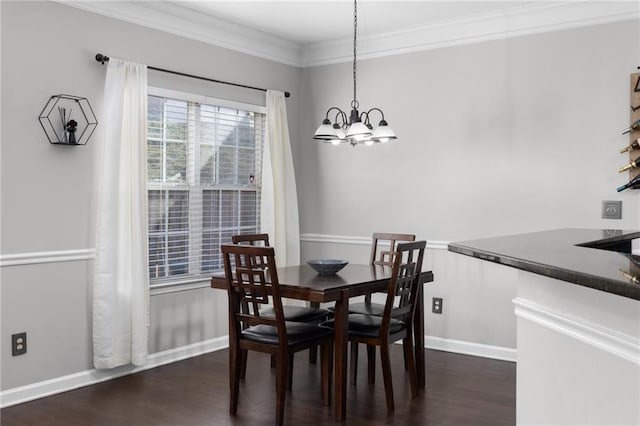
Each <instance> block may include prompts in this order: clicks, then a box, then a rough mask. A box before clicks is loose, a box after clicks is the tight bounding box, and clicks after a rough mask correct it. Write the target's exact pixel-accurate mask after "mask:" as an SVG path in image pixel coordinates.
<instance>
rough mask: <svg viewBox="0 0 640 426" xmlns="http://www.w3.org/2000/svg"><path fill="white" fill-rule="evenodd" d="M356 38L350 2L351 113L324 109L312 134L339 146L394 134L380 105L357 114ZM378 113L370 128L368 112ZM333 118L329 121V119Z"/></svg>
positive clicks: (384, 139) (355, 20)
mask: <svg viewBox="0 0 640 426" xmlns="http://www.w3.org/2000/svg"><path fill="white" fill-rule="evenodd" d="M357 40H358V2H357V0H354V1H353V100H352V101H351V113H350V114H349V116H348V117H347V114H346V113H345V112H344V111H343V110H342V109H340V108H338V107H335V106H333V107H331V108H329V109H328V110H327V112H326V114H325V117H324V119H323V120H322V124H320V127H318V129H317V130H316V132H315V133H314V135H313V139H316V140H320V141H324V142H327V143H332V144H334V145H339V144H341V143H350V144H351V145H352V146H356V145H358V144H365V145H373V144H374V143H385V142H388V141H390V140H393V139H397V136H396V134H395V133H394V132H393V130H391V128H390V127H389V125H388V124H387V121H386V120H385V119H384V113H383V112H382V110H381V109H380V108H371V109H369V110H367V111H363V112H362V113H360V112H359V111H358V108H359V107H360V104H359V103H358V100H357V96H356V87H357V78H356V71H357V66H356V65H357V63H356V56H357ZM373 113H377V114H380V121H379V122H378V127H377V128H375V129H374V128H373V125H372V124H371V115H372V114H373ZM332 120H333V121H332Z"/></svg>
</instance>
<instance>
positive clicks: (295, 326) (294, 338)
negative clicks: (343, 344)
mask: <svg viewBox="0 0 640 426" xmlns="http://www.w3.org/2000/svg"><path fill="white" fill-rule="evenodd" d="M285 326H286V327H287V341H288V342H289V345H297V344H299V343H304V342H307V341H312V340H317V339H318V338H321V337H324V336H331V335H333V330H332V329H330V328H326V327H320V326H317V325H314V324H309V323H306V322H293V321H285ZM242 337H243V338H245V339H247V340H252V341H254V342H259V343H267V344H272V345H277V344H279V342H278V333H277V329H276V327H273V326H270V325H264V324H261V325H254V326H253V327H249V328H247V329H245V330H242Z"/></svg>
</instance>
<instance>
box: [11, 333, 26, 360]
mask: <svg viewBox="0 0 640 426" xmlns="http://www.w3.org/2000/svg"><path fill="white" fill-rule="evenodd" d="M26 353H27V333H26V332H22V333H16V334H12V335H11V355H13V356H16V355H23V354H26Z"/></svg>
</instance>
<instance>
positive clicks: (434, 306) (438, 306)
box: [431, 297, 442, 314]
mask: <svg viewBox="0 0 640 426" xmlns="http://www.w3.org/2000/svg"><path fill="white" fill-rule="evenodd" d="M431 312H433V313H434V314H441V313H442V297H434V298H433V299H431Z"/></svg>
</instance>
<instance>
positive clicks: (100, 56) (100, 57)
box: [96, 53, 291, 98]
mask: <svg viewBox="0 0 640 426" xmlns="http://www.w3.org/2000/svg"><path fill="white" fill-rule="evenodd" d="M96 61H98V62H100V63H101V64H102V65H104V63H105V62H108V61H109V57H108V56H105V55H103V54H102V53H98V54H96ZM147 68H148V69H150V70H154V71H161V72H166V73H169V74H175V75H181V76H183V77H191V78H197V79H198V80H206V81H211V82H213V83H221V84H228V85H230V86H236V87H244V88H245V89H253V90H260V91H261V92H266V91H267V89H263V88H262V87H254V86H247V85H246V84H238V83H231V82H228V81H222V80H215V79H213V78H208V77H201V76H199V75H193V74H187V73H184V72H179V71H171V70H166V69H164V68H156V67H150V66H147ZM284 97H285V98H288V97H291V93H289V92H284Z"/></svg>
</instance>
